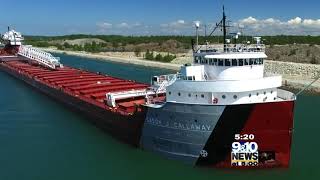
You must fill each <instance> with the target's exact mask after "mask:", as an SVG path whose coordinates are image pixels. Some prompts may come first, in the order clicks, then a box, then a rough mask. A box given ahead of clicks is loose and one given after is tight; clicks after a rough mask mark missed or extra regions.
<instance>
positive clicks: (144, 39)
mask: <svg viewBox="0 0 320 180" xmlns="http://www.w3.org/2000/svg"><path fill="white" fill-rule="evenodd" d="M82 38H98V39H101V40H104V41H105V42H106V43H117V44H122V45H123V46H124V45H127V44H132V45H137V44H142V43H164V42H166V41H168V40H175V41H177V42H180V43H182V44H184V45H186V46H188V45H190V44H191V40H192V39H194V38H195V37H194V36H120V35H84V34H78V35H65V36H26V37H25V41H26V43H27V44H31V45H37V46H41V47H46V46H50V45H51V44H52V43H50V42H51V41H56V40H74V39H82ZM261 38H262V41H263V43H264V44H266V45H285V44H295V43H296V44H317V45H320V36H287V35H278V36H262V37H261ZM206 41H208V42H210V43H222V42H223V38H222V37H221V36H212V37H204V36H200V37H199V43H205V42H206ZM247 41H250V42H252V41H253V37H252V36H241V37H240V38H239V39H238V42H247Z"/></svg>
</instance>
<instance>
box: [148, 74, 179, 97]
mask: <svg viewBox="0 0 320 180" xmlns="http://www.w3.org/2000/svg"><path fill="white" fill-rule="evenodd" d="M177 76H178V75H177V74H168V75H161V76H154V81H153V85H154V86H156V87H157V88H156V93H157V94H159V93H163V92H165V91H166V87H167V86H170V85H171V84H173V83H174V82H175V81H176V80H177Z"/></svg>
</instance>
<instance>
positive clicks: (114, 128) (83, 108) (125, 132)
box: [0, 61, 145, 146]
mask: <svg viewBox="0 0 320 180" xmlns="http://www.w3.org/2000/svg"><path fill="white" fill-rule="evenodd" d="M10 63H12V62H10ZM10 63H9V64H5V63H3V64H1V65H0V70H2V71H5V72H7V73H8V74H10V75H12V76H14V77H16V78H17V79H20V80H23V81H24V82H25V83H27V84H29V85H31V86H32V87H34V88H35V89H36V90H39V91H41V92H43V93H44V94H46V95H48V96H50V97H52V98H54V99H57V100H59V101H61V102H62V103H63V104H65V105H67V106H69V107H71V108H72V109H74V110H77V111H80V112H82V113H83V114H84V115H86V116H88V117H89V120H90V121H91V122H93V123H94V124H96V125H97V127H99V128H101V129H103V130H106V131H108V133H110V134H111V135H113V136H114V137H115V138H117V139H119V140H122V141H124V142H126V143H128V144H131V145H134V146H138V144H139V139H140V136H141V128H142V125H143V122H144V119H145V112H144V111H142V110H141V109H139V110H138V111H136V110H135V111H136V112H135V113H133V112H134V111H133V110H132V109H133V107H127V109H123V110H115V109H110V108H109V107H108V106H106V105H104V103H102V102H99V101H97V100H96V99H90V98H87V97H85V96H82V97H79V96H80V95H77V94H73V93H72V92H68V91H67V90H66V89H63V88H59V87H54V86H52V85H53V84H52V83H48V82H45V81H43V80H39V79H37V78H35V77H34V75H33V74H32V73H30V74H29V73H27V72H26V71H23V70H28V69H29V68H32V66H31V65H28V64H26V63H23V62H18V61H16V62H14V63H12V64H14V66H12V64H10ZM19 65H22V66H23V68H21V67H22V66H21V67H20V66H19ZM16 68H21V69H20V70H18V69H16ZM39 69H42V68H39ZM57 74H58V73H57ZM67 74H68V73H67ZM93 75H94V76H100V75H96V74H93ZM62 76H64V77H66V76H67V75H66V74H64V75H62ZM45 77H49V76H45ZM59 77H60V76H59ZM69 79H75V78H74V77H69ZM113 79H117V78H113ZM102 80H103V78H102ZM102 80H100V81H102ZM83 81H84V82H85V81H86V80H85V79H84V80H83ZM109 81H110V79H109ZM78 84H79V83H78ZM64 85H67V84H64ZM77 87H79V86H77ZM133 101H134V100H133ZM133 105H134V104H133Z"/></svg>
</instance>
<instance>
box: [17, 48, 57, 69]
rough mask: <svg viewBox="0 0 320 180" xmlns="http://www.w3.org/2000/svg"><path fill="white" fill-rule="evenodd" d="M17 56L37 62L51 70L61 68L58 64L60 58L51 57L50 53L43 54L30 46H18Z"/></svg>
mask: <svg viewBox="0 0 320 180" xmlns="http://www.w3.org/2000/svg"><path fill="white" fill-rule="evenodd" d="M18 54H19V55H20V56H23V57H26V58H29V59H32V60H35V61H37V62H38V63H39V64H42V65H44V66H46V67H49V68H51V69H56V67H62V64H61V63H60V58H57V57H54V56H52V55H51V54H50V53H47V52H44V51H42V50H40V49H38V48H34V47H32V46H20V48H19V52H18Z"/></svg>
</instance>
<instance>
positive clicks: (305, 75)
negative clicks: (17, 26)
mask: <svg viewBox="0 0 320 180" xmlns="http://www.w3.org/2000/svg"><path fill="white" fill-rule="evenodd" d="M43 50H45V51H47V52H51V53H63V54H67V55H73V56H79V57H86V58H94V59H99V60H105V61H113V62H118V63H125V64H136V65H143V66H147V67H156V68H164V69H170V70H174V71H178V70H179V69H180V66H181V64H184V63H190V62H191V61H192V58H191V57H190V56H186V57H183V58H182V57H180V58H177V59H179V60H178V61H175V60H174V61H173V63H162V62H155V61H148V60H143V59H142V58H137V57H135V56H134V55H133V54H134V53H127V54H125V55H124V54H121V53H116V52H115V53H94V54H93V53H87V52H74V51H62V50H56V49H52V48H43ZM265 73H266V74H267V75H273V74H280V75H282V77H283V88H284V89H290V90H293V91H295V92H298V91H299V90H301V89H303V88H305V87H306V86H307V85H309V84H310V83H311V82H312V81H313V80H314V79H315V78H317V77H319V76H320V65H314V64H303V63H292V62H280V61H270V60H266V61H265ZM305 92H306V93H311V94H318V95H320V80H319V81H317V82H315V83H314V84H313V85H311V86H310V87H309V88H307V89H306V91H305Z"/></svg>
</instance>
